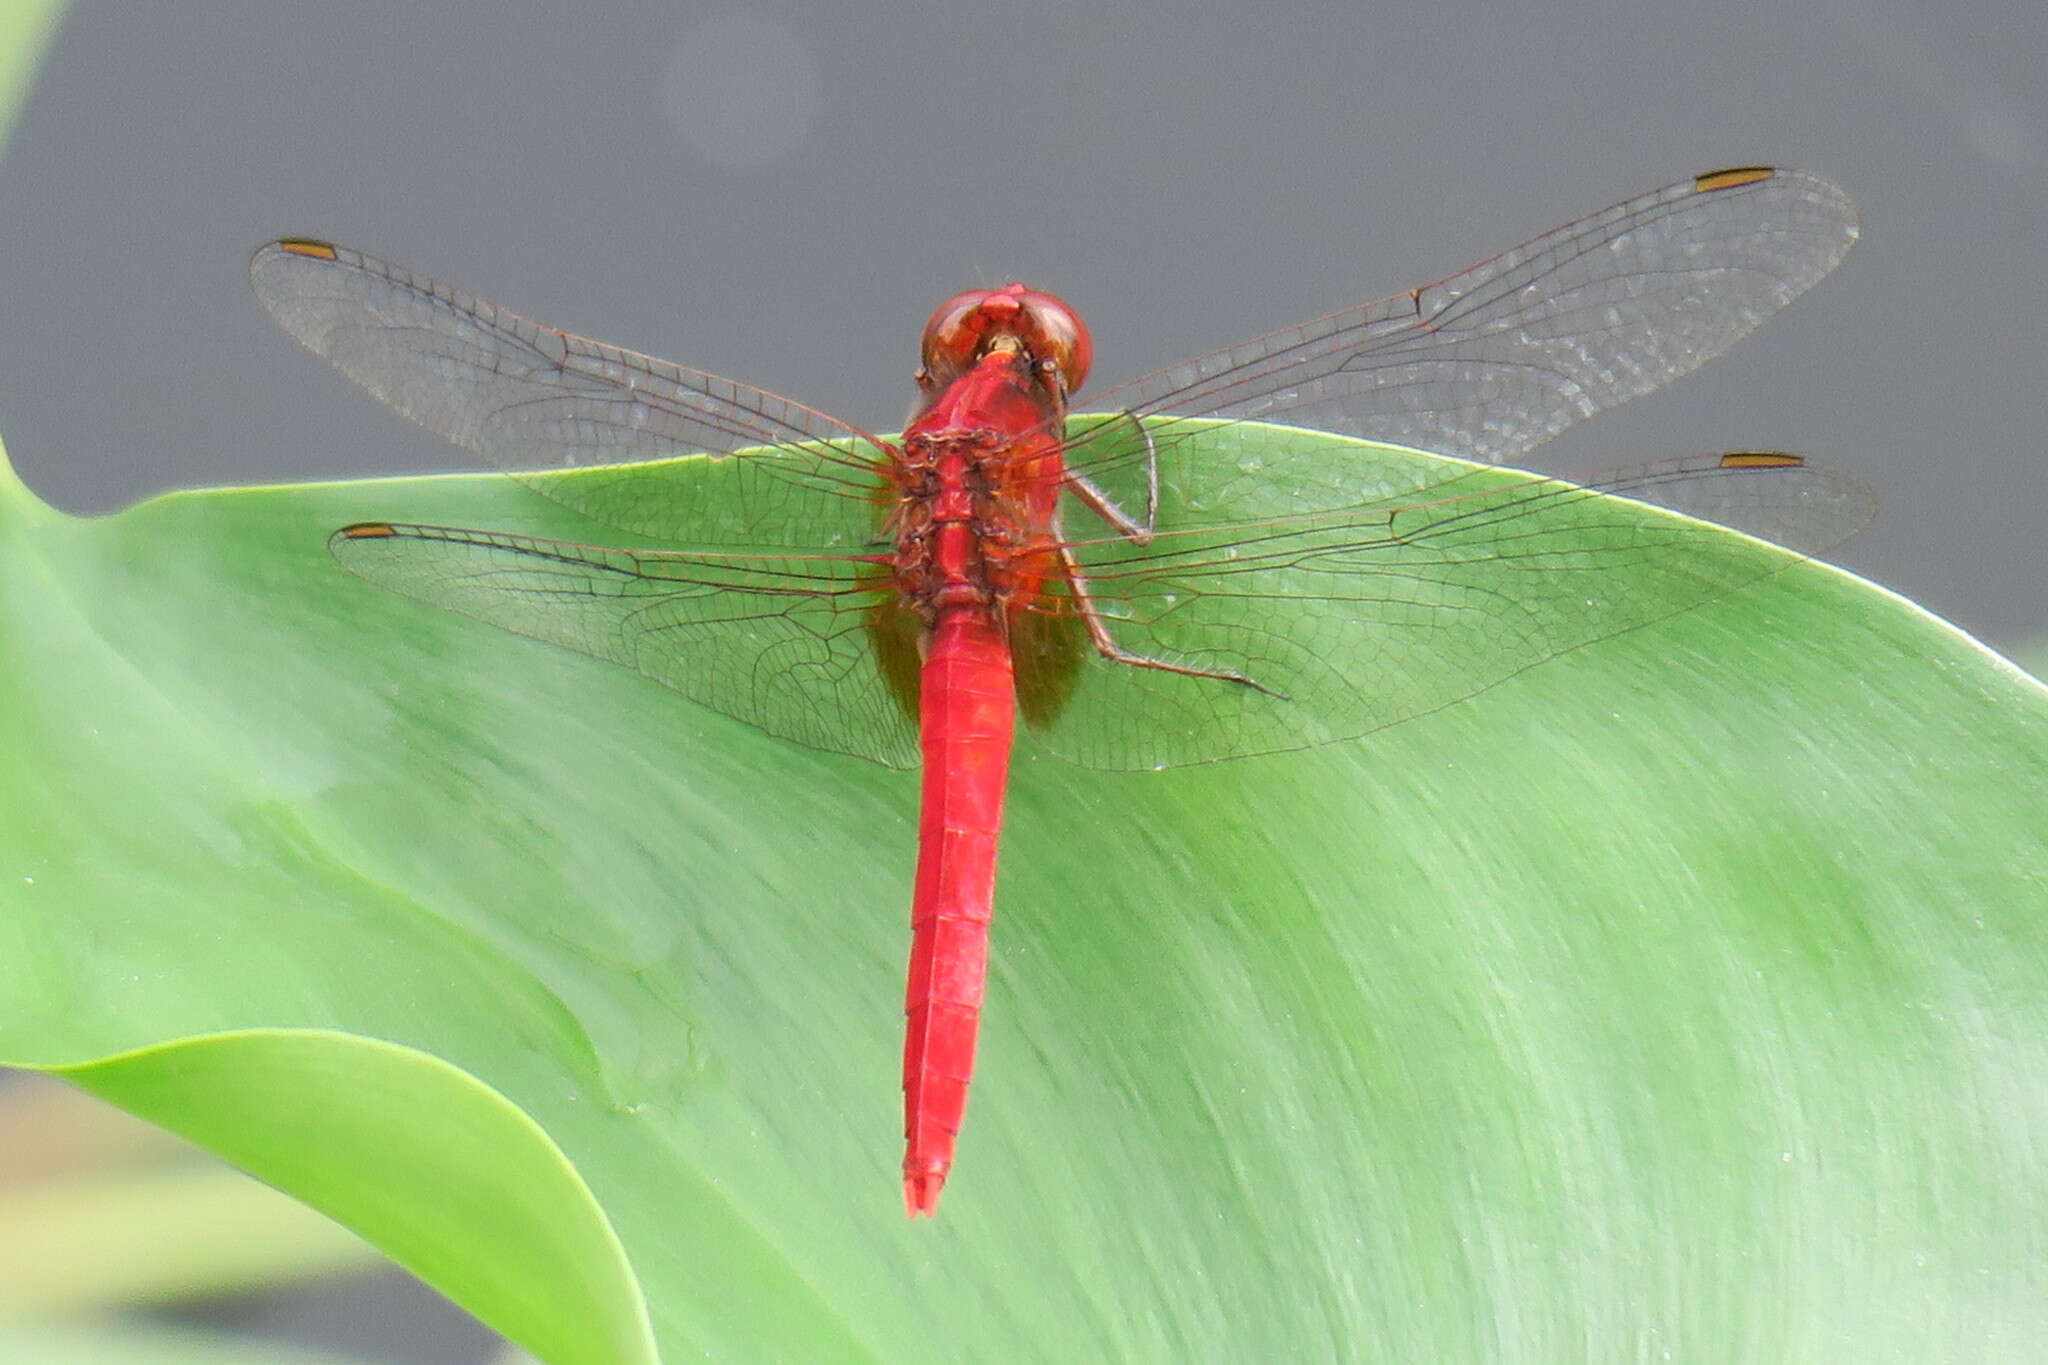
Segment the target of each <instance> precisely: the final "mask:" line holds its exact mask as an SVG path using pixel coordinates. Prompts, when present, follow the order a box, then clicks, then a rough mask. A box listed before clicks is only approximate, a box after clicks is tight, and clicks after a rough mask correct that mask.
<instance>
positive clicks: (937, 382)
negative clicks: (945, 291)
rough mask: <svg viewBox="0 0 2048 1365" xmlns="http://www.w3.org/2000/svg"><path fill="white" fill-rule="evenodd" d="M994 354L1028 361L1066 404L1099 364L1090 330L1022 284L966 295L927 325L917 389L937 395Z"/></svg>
mask: <svg viewBox="0 0 2048 1365" xmlns="http://www.w3.org/2000/svg"><path fill="white" fill-rule="evenodd" d="M995 350H1003V351H1012V352H1015V353H1018V354H1021V355H1023V356H1024V357H1025V358H1026V359H1028V360H1029V361H1030V363H1031V365H1032V368H1033V369H1034V371H1036V373H1037V375H1038V377H1039V380H1040V382H1041V383H1043V384H1045V385H1046V387H1047V388H1048V389H1049V390H1050V391H1052V392H1053V393H1054V394H1055V395H1056V396H1057V397H1058V398H1059V399H1060V400H1061V401H1062V402H1064V401H1065V400H1066V396H1067V395H1068V394H1070V393H1072V392H1073V391H1074V390H1076V389H1078V388H1080V387H1081V384H1082V382H1083V381H1084V380H1086V379H1087V378H1088V365H1089V362H1090V361H1092V360H1093V359H1094V358H1095V344H1094V342H1093V341H1091V340H1090V339H1089V336H1088V328H1087V325H1086V324H1085V323H1083V322H1082V321H1081V318H1080V315H1079V314H1078V313H1076V312H1075V311H1074V310H1073V309H1071V308H1069V307H1067V305H1066V304H1064V303H1062V302H1061V301H1060V300H1058V299H1056V298H1054V297H1053V296H1052V295H1051V294H1041V293H1039V292H1038V291H1037V290H1035V289H1026V288H1025V287H1024V286H1023V285H1021V284H1006V285H1004V286H1003V287H1002V288H1000V289H967V290H963V291H962V292H960V293H958V294H955V295H954V296H953V297H952V298H950V299H947V300H946V301H945V302H944V303H942V304H940V305H939V306H938V308H937V309H935V310H934V311H933V313H932V319H931V321H930V322H928V323H926V324H925V327H924V347H923V356H924V366H923V368H922V369H920V370H919V371H918V372H917V382H918V385H919V387H921V388H922V389H924V390H925V392H927V393H935V392H937V391H938V390H940V389H943V388H945V387H946V385H948V384H950V383H952V382H953V381H954V380H955V379H957V378H959V377H960V376H961V375H962V374H964V373H966V372H967V371H968V370H970V369H972V368H973V367H974V363H975V362H976V361H978V360H980V359H981V358H982V357H983V356H984V355H987V354H988V353H989V352H990V351H995Z"/></svg>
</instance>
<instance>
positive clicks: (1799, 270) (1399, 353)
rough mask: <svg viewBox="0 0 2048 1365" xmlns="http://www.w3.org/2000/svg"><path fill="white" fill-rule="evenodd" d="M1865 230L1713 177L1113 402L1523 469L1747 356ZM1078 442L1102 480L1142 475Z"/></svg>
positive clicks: (1138, 384) (1844, 208)
mask: <svg viewBox="0 0 2048 1365" xmlns="http://www.w3.org/2000/svg"><path fill="white" fill-rule="evenodd" d="M1856 231H1857V228H1856V208H1855V205H1854V204H1853V203H1852V202H1851V201H1850V200H1849V197H1848V196H1847V195H1846V194H1844V193H1843V192H1842V191H1841V190H1840V189H1839V188H1837V187H1836V186H1834V185H1832V184H1830V183H1829V182H1828V181H1825V180H1822V179H1820V178H1818V177H1816V176H1811V175H1806V174H1803V173H1801V172H1798V171H1789V170H1780V169H1776V168H1770V167H1754V168H1747V169H1743V170H1735V171H1721V172H1715V173H1713V174H1711V175H1703V176H1695V177H1693V178H1692V179H1689V180H1682V181H1679V182H1678V183H1676V184H1673V185H1667V186H1665V187H1664V188H1663V189H1660V190H1656V191H1653V192H1651V193H1649V194H1645V195H1641V196H1639V197H1637V198H1634V199H1630V200H1626V201H1624V202H1622V203H1619V204H1616V205H1614V206H1612V207H1611V208H1607V209H1604V210H1602V211H1601V212H1599V213H1595V214H1592V215H1590V216H1588V217H1585V218H1582V219H1579V220H1578V221H1576V222H1573V223H1568V224H1566V225H1565V226H1563V227H1560V228H1557V229H1556V230H1554V231H1552V232H1547V233H1545V234H1544V235H1543V236H1541V237H1537V238H1535V239H1533V240H1531V241H1528V242H1525V243H1523V244H1522V245H1520V246H1518V247H1515V248H1513V249H1512V250H1509V251H1505V252H1502V253H1501V254H1500V255H1498V256H1495V257H1493V258H1492V259H1490V260H1487V261H1483V262H1481V263H1480V264H1478V265H1476V266H1473V267H1472V268H1471V269H1469V270H1465V271H1461V272H1460V273H1458V274H1456V275H1452V276H1450V277H1449V278H1447V279H1443V280H1439V281H1438V282H1436V283H1435V284H1430V285H1424V286H1422V287H1420V288H1417V289H1412V290H1409V291H1407V292H1406V293H1401V294H1396V295H1394V296H1393V297H1391V298H1387V299H1382V300H1379V301H1378V302H1376V303H1367V304H1361V305H1359V306H1358V307H1355V308H1347V309H1344V310H1342V311H1340V312H1336V313H1331V314H1329V315H1328V316H1326V317H1321V318H1317V319H1314V320H1313V321H1310V322H1305V323H1302V324H1300V325H1299V326H1295V327H1288V328H1283V329H1281V330H1280V331H1277V332H1271V333H1268V334H1267V335H1265V336H1262V337H1255V338H1253V339H1252V340H1250V341H1246V342H1243V343H1240V344H1239V345H1236V346H1231V347H1227V348H1225V349H1223V350H1219V351H1214V352H1211V353H1209V354H1208V355H1204V356H1199V357H1197V358H1195V359H1193V360H1190V361H1187V362H1185V363H1183V364H1180V365H1175V366H1172V367H1169V368H1167V369H1163V370H1158V371H1155V372H1154V373H1152V374H1148V375H1145V376H1143V377H1141V378H1138V379H1135V380H1132V381H1130V382H1129V383H1126V384H1123V385H1121V386H1119V387H1117V388H1114V389H1111V390H1109V391H1108V392H1107V393H1104V394H1100V395H1098V396H1097V398H1098V401H1100V402H1102V403H1103V404H1104V405H1105V406H1115V407H1121V408H1123V409H1124V411H1125V412H1127V413H1129V414H1131V415H1135V416H1146V415H1150V414H1158V413H1174V414H1179V415H1184V416H1193V417H1200V416H1214V417H1228V418H1255V419H1259V420H1263V421H1279V422H1286V423H1289V424H1291V425H1299V426H1309V427H1317V428H1321V429H1324V430H1328V431H1336V432H1341V433H1344V434H1347V435H1352V436H1359V437H1362V438H1365V439H1367V440H1374V441H1385V442H1387V443H1389V444H1393V445H1405V446H1412V447H1416V448H1418V449H1423V450H1432V451H1440V452H1442V453H1444V454H1448V455H1457V456H1462V457H1465V458H1468V459H1474V460H1479V461H1482V462H1484V463H1488V464H1494V463H1502V462H1509V461H1513V460H1514V459H1516V458H1517V457H1518V456H1520V455H1522V454H1524V453H1525V452H1527V451H1528V450H1530V449H1531V448H1533V447H1535V446H1536V445H1538V444H1540V443H1541V442H1543V441H1545V440H1548V439H1549V438H1550V437H1552V436H1555V435H1556V434H1557V433H1558V432H1560V431H1562V430H1564V429H1565V428H1566V427H1567V426H1569V425H1571V424H1572V423H1574V422H1577V421H1580V420H1582V419H1584V418H1586V417H1590V416H1591V415H1593V414H1594V413H1596V412H1599V411H1601V410H1603V409H1606V408H1610V407H1613V406H1615V405H1616V404H1619V403H1622V402H1624V401H1626V400H1627V399H1630V398H1634V397H1637V396H1639V395H1642V394H1645V393H1648V392H1650V391H1651V390H1653V389H1657V388H1661V387H1662V386H1663V385H1665V384H1667V383H1669V382H1670V381H1671V380H1673V379H1675V378H1677V377H1678V376H1680V375H1683V374H1686V373H1688V372H1689V371H1691V370H1693V369H1695V368H1697V367H1698V366H1699V365H1701V364H1703V363H1704V362H1705V361H1707V360H1709V359H1711V358H1713V357H1714V356H1717V355H1719V354H1720V353H1721V352H1723V351H1725V350H1727V349H1728V348H1729V347H1730V346H1732V345H1734V344H1735V343H1736V342H1737V341H1740V340H1741V339H1742V338H1743V337H1745V336H1747V335H1748V334H1749V333H1750V332H1752V331H1753V330H1755V329H1756V327H1757V326H1758V324H1760V323H1761V322H1763V320H1764V319H1765V318H1767V317H1768V316H1770V315H1771V314H1772V313H1774V312H1776V311H1777V310H1778V309H1780V308H1782V307H1784V306H1785V305H1786V304H1788V303H1790V302H1791V301H1792V300H1793V299H1794V298H1797V297H1798V296H1799V295H1800V294H1802V293H1804V292H1805V291H1806V290H1807V289H1808V288H1810V287H1811V286H1812V285H1813V284H1814V283H1815V282H1816V281H1818V280H1819V279H1820V278H1821V276H1823V275H1825V274H1827V273H1828V271H1830V270H1832V269H1833V268H1834V267H1835V266H1836V264H1837V263H1839V262H1840V261H1841V259H1842V257H1843V256H1844V255H1845V254H1846V253H1847V252H1848V250H1849V248H1850V246H1851V245H1852V244H1854V242H1855V240H1856ZM1078 444H1079V446H1080V448H1079V449H1077V452H1076V459H1075V461H1074V463H1075V464H1077V465H1078V466H1080V467H1082V468H1083V469H1086V468H1087V467H1088V466H1089V464H1090V463H1091V461H1092V460H1093V459H1095V458H1102V459H1104V460H1106V461H1108V462H1110V463H1112V464H1114V463H1117V462H1118V461H1119V459H1124V460H1127V459H1128V458H1129V450H1128V447H1127V446H1126V447H1125V448H1124V449H1122V451H1121V452H1120V455H1119V454H1118V453H1113V452H1109V451H1090V450H1088V449H1087V448H1086V447H1087V445H1088V441H1087V439H1086V437H1085V435H1083V436H1081V437H1080V439H1079V442H1078Z"/></svg>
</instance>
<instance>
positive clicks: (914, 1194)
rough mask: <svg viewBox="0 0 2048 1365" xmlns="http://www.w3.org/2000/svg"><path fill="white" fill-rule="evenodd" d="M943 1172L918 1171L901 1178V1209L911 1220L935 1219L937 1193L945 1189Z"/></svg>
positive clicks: (936, 1214)
mask: <svg viewBox="0 0 2048 1365" xmlns="http://www.w3.org/2000/svg"><path fill="white" fill-rule="evenodd" d="M945 1184H946V1173H945V1172H944V1171H919V1172H917V1173H916V1174H914V1175H906V1176H904V1177H903V1207H904V1209H905V1211H906V1212H908V1213H909V1215H910V1216H911V1217H912V1218H936V1217H938V1214H939V1191H940V1190H941V1189H944V1188H945Z"/></svg>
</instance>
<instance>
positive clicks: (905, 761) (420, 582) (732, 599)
mask: <svg viewBox="0 0 2048 1365" xmlns="http://www.w3.org/2000/svg"><path fill="white" fill-rule="evenodd" d="M329 546H330V548H331V549H332V550H333V551H334V555H335V558H336V559H338V560H340V561H341V563H342V565H343V566H344V567H345V568H347V569H348V570H349V571H350V572H352V573H355V574H358V575H360V576H362V577H363V578H366V579H368V580H369V581H370V582H372V583H375V584H377V585H379V586H380V587H385V588H389V589H391V590H393V591H395V592H400V593H404V594H405V595H406V596H408V597H416V598H419V599H420V600H421V601H424V602H429V603H432V604H433V605H435V606H437V607H445V608H448V609H449V610H451V611H459V612H461V613H463V614H464V615H467V616H473V617H475V618H477V619H478V620H480V621H486V622H489V623H490V624H492V625H495V626H502V627H504V628H505V629H506V630H510V631H516V632H517V633H519V634H521V635H528V636H531V637H533V638H534V639H537V640H546V641H548V642H549V643H551V644H557V645H562V646H564V647H566V648H568V649H573V650H577V651H579V652H581V653H584V654H589V655H592V656H594V657H596V658H599V659H604V660H607V661H609V662H611V663H615V664H622V665H624V666H625V667H627V668H630V669H632V670H634V671H635V672H637V673H641V674H644V675H645V676H647V677H649V678H652V679H654V680H655V681H656V682H659V683H662V684H664V685H665V686H668V687H672V688H674V689H675V690H676V691H678V692H680V693H682V694H683V695H684V696H686V697H688V698H689V699H690V700H692V701H695V702H698V703H700V704H702V705H704V706H708V707H710V708H711V709H712V710H714V711H720V712H723V713H724V714H726V715H728V716H731V717H733V718H734V719H736V720H741V721H745V722H746V723H748V724H749V725H754V726H758V727H759V728H761V729H763V730H766V731H767V732H768V733H770V734H773V735H779V736H782V737H783V738H786V739H793V740H795V741H797V742H798V743H799V744H807V745H809V746H811V747H812V748H815V749H823V750H826V751H828V752H833V753H844V754H853V755H855V756H857V757H860V758H866V759H872V760H874V761H875V762H877V763H883V764H887V765H888V766H889V767H892V768H908V767H913V766H915V765H916V762H917V743H916V735H915V731H914V728H913V726H912V723H911V721H910V720H909V719H908V717H907V715H906V712H905V710H904V708H903V706H902V705H901V704H900V703H899V702H898V700H897V698H896V696H895V695H893V694H892V692H891V690H890V685H889V682H888V680H887V679H886V678H885V676H884V671H883V670H881V669H878V668H877V667H876V645H875V642H874V641H873V640H872V639H871V637H870V623H871V621H872V619H873V614H874V613H875V612H876V610H877V609H878V608H879V607H881V606H882V605H883V604H884V603H886V602H887V601H889V600H890V597H891V594H890V593H889V591H888V590H887V588H886V584H884V583H883V582H882V581H881V579H880V576H879V575H880V571H879V570H878V569H876V568H874V567H873V566H869V565H865V564H863V563H861V562H860V561H858V560H852V559H843V558H833V557H828V556H817V557H795V556H790V557H774V556H759V555H742V554H730V555H720V554H683V553H678V552H672V551H661V550H651V551H632V550H614V549H606V548H603V547H599V546H591V545H574V544H569V543H566V542H563V541H552V540H534V539H529V538H527V537H523V536H509V535H500V534H498V533H496V532H491V531H468V530H461V529H458V528H454V527H447V526H409V525H403V524H397V523H387V522H366V523H363V524H361V525H357V526H350V527H347V528H344V529H343V530H340V531H337V532H335V534H334V537H333V539H332V540H331V541H330V542H329Z"/></svg>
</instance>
